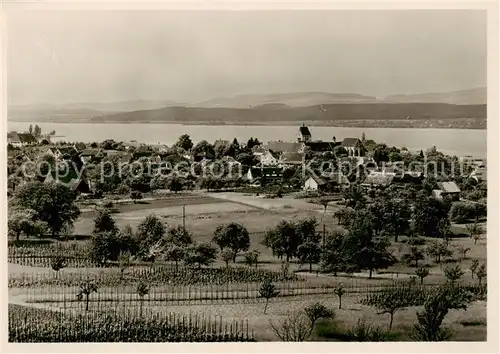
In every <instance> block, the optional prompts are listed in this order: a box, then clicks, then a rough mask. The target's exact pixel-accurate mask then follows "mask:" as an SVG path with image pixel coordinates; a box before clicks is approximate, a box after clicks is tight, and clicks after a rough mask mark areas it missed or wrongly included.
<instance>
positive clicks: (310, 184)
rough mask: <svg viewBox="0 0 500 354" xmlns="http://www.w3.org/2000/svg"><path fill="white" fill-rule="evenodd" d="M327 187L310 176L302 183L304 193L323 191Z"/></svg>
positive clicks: (318, 178)
mask: <svg viewBox="0 0 500 354" xmlns="http://www.w3.org/2000/svg"><path fill="white" fill-rule="evenodd" d="M326 186H327V183H326V182H325V181H324V180H323V179H322V178H320V177H318V176H316V175H311V176H310V177H309V178H308V179H306V181H305V182H304V188H303V189H304V190H305V191H317V190H323V189H324V188H325V187H326Z"/></svg>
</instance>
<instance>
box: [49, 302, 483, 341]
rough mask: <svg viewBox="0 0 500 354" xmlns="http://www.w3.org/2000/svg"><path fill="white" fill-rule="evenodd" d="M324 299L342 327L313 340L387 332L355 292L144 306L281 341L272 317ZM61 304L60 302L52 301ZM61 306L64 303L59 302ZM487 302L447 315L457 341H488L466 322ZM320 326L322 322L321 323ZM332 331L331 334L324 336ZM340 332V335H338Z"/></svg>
mask: <svg viewBox="0 0 500 354" xmlns="http://www.w3.org/2000/svg"><path fill="white" fill-rule="evenodd" d="M317 301H319V302H321V303H322V304H324V305H325V306H327V307H329V308H332V309H334V310H335V313H336V318H335V323H336V324H337V325H338V326H339V327H341V328H340V330H337V331H333V330H332V328H323V330H324V332H323V333H319V334H317V335H316V336H315V338H313V340H325V339H328V340H343V339H342V338H339V337H338V336H339V335H340V334H339V333H344V335H346V333H347V331H348V330H349V329H352V328H353V327H355V326H356V325H357V324H358V320H365V321H366V323H368V324H370V325H372V326H375V327H379V328H380V329H381V330H383V331H384V332H387V330H388V325H389V316H388V315H386V314H384V315H380V314H378V313H377V311H376V310H375V309H373V308H371V307H369V306H365V305H362V304H360V303H359V301H360V296H358V295H355V294H352V295H345V296H344V297H343V298H342V309H340V310H339V309H338V299H337V298H336V297H335V296H332V295H314V296H293V297H284V298H274V299H271V300H270V301H269V306H268V309H267V313H266V314H264V313H263V310H264V300H263V299H257V300H253V301H250V302H248V301H230V302H223V303H212V302H210V303H209V305H208V306H207V304H206V303H186V304H182V303H178V304H175V303H169V304H166V303H165V302H160V301H158V302H145V303H144V309H145V311H146V312H148V311H149V312H153V313H157V314H158V315H159V316H163V315H166V314H168V313H175V314H179V315H189V314H198V315H200V316H202V315H204V316H207V317H210V316H212V317H213V316H215V317H222V318H223V319H225V320H226V321H229V322H231V321H233V320H238V319H240V318H245V319H247V320H248V325H249V327H250V328H251V329H253V331H254V333H255V339H256V340H257V341H277V340H278V338H277V337H276V336H275V334H274V332H273V331H272V329H271V328H270V326H269V320H272V321H273V323H277V321H279V320H281V319H283V318H285V317H286V316H287V315H288V314H289V313H291V312H293V311H299V310H303V309H304V308H305V307H306V306H308V305H311V304H313V303H315V302H317ZM51 305H52V306H57V304H51ZM59 306H61V305H59ZM66 306H67V309H69V308H72V309H73V310H78V311H82V310H83V309H84V303H83V302H73V303H67V304H66ZM138 306H139V302H138V301H136V302H135V304H134V303H130V302H100V303H96V302H94V303H91V304H90V311H92V312H95V311H99V312H103V311H104V312H105V311H108V310H113V311H118V312H120V311H121V312H123V313H126V312H127V311H132V312H133V311H136V309H137V307H138ZM419 310H420V308H416V307H410V308H408V309H406V310H403V311H398V312H396V315H395V317H394V324H393V329H392V331H391V333H390V334H388V335H387V336H386V338H387V340H403V341H405V340H410V339H409V335H408V334H409V333H410V331H411V329H412V327H413V324H414V323H416V312H417V311H419ZM486 314H487V311H486V303H485V302H475V303H473V304H471V305H470V306H469V308H468V309H467V311H462V310H452V311H450V313H449V314H448V315H447V316H446V318H445V320H444V325H446V326H451V328H452V331H453V333H454V336H453V338H452V340H457V341H470V340H474V341H484V340H486V326H485V325H478V326H474V327H471V326H469V327H464V326H463V325H462V324H461V322H462V321H473V320H474V321H483V322H485V321H486ZM318 325H319V324H318ZM327 333H330V334H329V335H330V337H323V336H322V335H327V336H328V334H327ZM336 334H337V337H336V338H334V337H335V335H336Z"/></svg>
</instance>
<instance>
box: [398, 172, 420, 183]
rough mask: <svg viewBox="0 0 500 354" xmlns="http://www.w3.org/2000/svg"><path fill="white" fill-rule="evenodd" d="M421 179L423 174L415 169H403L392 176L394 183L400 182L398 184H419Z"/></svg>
mask: <svg viewBox="0 0 500 354" xmlns="http://www.w3.org/2000/svg"><path fill="white" fill-rule="evenodd" d="M422 180H423V174H422V172H415V171H405V172H403V173H396V176H395V177H394V183H400V184H407V183H410V184H420V183H422Z"/></svg>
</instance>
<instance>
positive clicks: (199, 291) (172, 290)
mask: <svg viewBox="0 0 500 354" xmlns="http://www.w3.org/2000/svg"><path fill="white" fill-rule="evenodd" d="M46 277H47V276H46V275H41V274H38V275H27V278H30V279H27V281H29V282H30V283H32V284H41V283H43V279H45V278H46ZM80 279H81V280H80V281H81V282H80V284H85V283H86V281H87V280H86V277H85V276H84V275H81V278H80ZM80 284H79V283H78V282H77V281H75V282H74V283H72V285H71V286H69V285H59V286H53V285H48V286H35V287H27V288H26V289H24V290H23V291H22V294H23V296H24V297H25V301H28V302H36V303H44V304H48V305H50V304H63V305H64V306H66V305H67V306H69V307H77V308H82V306H84V305H86V301H82V300H79V299H78V298H77V294H78V293H79V291H80ZM95 284H96V285H97V287H98V289H97V292H96V293H92V294H90V296H89V298H88V302H89V304H90V305H91V307H97V308H100V307H102V306H104V307H106V306H110V303H122V304H127V306H132V307H134V306H142V304H143V303H151V305H161V304H168V305H193V304H212V303H255V302H260V301H263V298H262V297H261V294H260V291H259V290H260V286H261V283H258V282H254V283H233V284H229V283H228V284H224V285H216V284H205V285H167V284H165V285H155V286H149V289H148V290H149V291H148V293H147V294H146V295H144V296H143V297H141V296H139V295H138V293H137V284H139V281H137V282H136V283H134V284H129V285H126V286H122V285H117V286H102V285H100V284H99V283H98V282H96V283H95ZM147 284H149V282H147ZM339 284H340V283H339V282H336V281H332V283H327V284H311V283H308V282H304V281H279V282H275V283H274V285H275V287H276V290H278V291H279V293H278V295H277V301H279V299H280V298H281V299H283V298H291V297H294V296H309V295H327V294H328V295H332V296H336V293H335V290H336V289H337V288H338V286H339ZM9 285H10V284H9ZM440 285H442V284H422V285H421V284H413V283H410V282H408V281H388V282H386V283H382V284H373V283H366V282H365V283H363V282H361V281H359V282H358V281H356V280H355V281H353V282H352V283H350V284H345V285H342V288H343V290H344V293H345V294H346V295H347V296H358V297H363V296H365V295H367V294H370V293H374V292H381V291H386V290H389V289H394V288H402V289H404V288H405V287H408V286H412V287H416V288H417V289H421V290H423V291H426V290H428V289H432V288H435V287H436V286H440ZM461 286H466V287H470V288H476V287H477V283H474V284H472V283H471V284H466V283H463V284H461ZM273 301H274V300H273ZM103 303H107V305H103Z"/></svg>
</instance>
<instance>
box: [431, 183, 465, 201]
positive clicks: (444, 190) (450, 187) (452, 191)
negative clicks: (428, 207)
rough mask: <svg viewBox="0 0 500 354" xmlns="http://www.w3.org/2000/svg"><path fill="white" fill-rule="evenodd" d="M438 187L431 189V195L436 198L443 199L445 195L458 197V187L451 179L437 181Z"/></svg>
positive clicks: (455, 198)
mask: <svg viewBox="0 0 500 354" xmlns="http://www.w3.org/2000/svg"><path fill="white" fill-rule="evenodd" d="M437 186H438V189H434V190H433V191H432V195H433V196H434V197H435V198H437V199H443V198H444V197H445V196H449V197H451V199H452V200H454V201H457V200H459V199H460V188H459V187H458V186H457V184H456V183H455V182H453V181H448V182H437Z"/></svg>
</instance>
